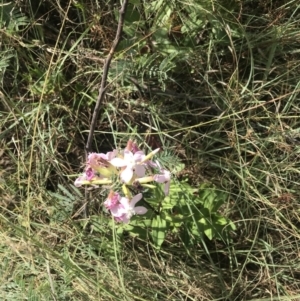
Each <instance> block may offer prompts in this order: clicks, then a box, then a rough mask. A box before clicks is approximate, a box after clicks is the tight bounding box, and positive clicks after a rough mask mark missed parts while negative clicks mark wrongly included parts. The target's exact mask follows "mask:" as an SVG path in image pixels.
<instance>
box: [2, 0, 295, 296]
mask: <svg viewBox="0 0 300 301" xmlns="http://www.w3.org/2000/svg"><path fill="white" fill-rule="evenodd" d="M37 2H38V3H40V2H39V1H37ZM134 3H136V4H137V3H140V2H138V1H135V2H134ZM141 3H142V2H141ZM143 3H144V4H143V5H142V4H139V5H138V6H137V7H135V8H134V6H133V5H131V6H129V7H128V12H127V17H126V23H125V28H124V30H125V35H124V38H123V41H122V43H121V45H120V46H119V49H118V51H117V53H116V54H115V57H114V60H113V62H112V65H111V69H110V73H109V78H108V81H109V86H108V89H107V95H106V99H105V102H104V104H103V106H102V111H101V117H100V119H99V122H98V125H97V128H96V132H95V137H94V142H93V149H94V151H107V150H110V149H111V148H113V147H115V146H124V145H125V144H126V141H127V139H128V138H129V137H134V138H136V139H138V140H139V141H140V142H143V141H144V140H145V139H146V137H149V135H150V136H151V135H153V137H155V139H156V140H157V141H160V143H161V144H162V146H163V148H164V150H165V154H171V155H172V156H174V157H176V158H179V159H180V160H181V161H183V162H184V163H185V169H184V170H183V171H181V172H180V174H179V173H178V174H174V177H176V178H177V179H178V180H179V181H181V180H184V179H188V181H189V183H191V184H192V185H193V186H195V187H197V186H199V185H200V184H201V183H203V182H211V183H214V184H215V185H216V186H217V187H218V188H219V189H221V190H224V191H225V192H227V193H228V194H229V199H228V203H227V204H226V206H223V207H222V214H224V215H225V216H226V217H228V218H230V219H231V220H232V221H233V222H234V223H235V225H236V227H237V230H236V231H235V232H233V233H232V234H231V240H230V241H222V240H218V239H215V240H212V241H208V240H205V239H203V240H201V241H199V242H198V243H196V244H194V245H193V246H192V247H190V248H186V247H185V246H184V244H183V243H182V241H181V240H180V238H179V237H178V235H177V234H176V233H170V234H169V235H168V236H167V239H166V241H165V242H164V244H163V246H162V248H161V251H160V252H157V251H156V250H155V248H154V246H153V245H152V243H151V240H150V239H149V238H148V237H146V238H145V239H140V238H133V237H131V236H130V235H126V234H124V235H119V233H118V227H117V226H116V225H115V224H114V223H113V222H112V221H110V219H109V218H108V216H107V215H106V214H105V213H104V212H103V210H102V202H103V201H104V199H105V193H104V192H103V190H102V189H101V188H99V189H94V190H91V191H88V192H87V193H86V192H85V191H84V190H83V189H82V190H78V189H76V188H75V187H74V186H73V181H74V180H75V178H76V175H77V174H78V173H80V172H81V170H82V166H83V164H84V162H85V154H84V146H85V143H86V139H87V136H88V130H89V127H90V120H91V116H92V113H93V109H94V105H95V99H96V98H97V93H98V87H99V84H100V80H101V75H102V68H103V62H104V59H105V58H106V55H107V53H108V50H109V48H110V45H111V43H112V41H113V39H114V35H115V31H116V28H117V20H116V18H115V13H116V11H114V10H113V9H114V5H113V4H112V3H110V1H107V2H106V3H104V2H101V3H100V2H99V1H90V2H88V1H87V2H76V5H75V2H67V1H60V4H58V2H43V3H41V4H38V5H37V3H36V1H33V0H31V2H30V1H27V2H26V4H25V3H23V2H20V1H17V2H16V3H15V4H8V5H6V2H4V1H3V2H1V3H0V36H1V37H0V50H1V51H0V85H1V88H0V138H1V139H0V299H1V300H5V301H6V300H7V301H10V300H14V301H15V300H31V301H32V300H57V301H63V300H66V301H67V300H84V301H86V300H176V301H177V300H216V301H217V300H224V301H225V300H226V301H227V300H228V301H229V300H230V301H233V300H236V301H240V300H249V301H250V300H251V301H254V300H257V301H258V300H264V301H267V300H289V301H291V300H293V301H294V300H300V272H299V271H300V244H299V241H300V239H299V238H300V231H299V220H300V203H299V199H300V193H299V191H300V190H299V188H298V186H299V173H300V172H299V170H300V169H299V167H300V163H299V162H300V161H299V158H300V157H299V153H300V140H299V139H300V122H299V113H300V112H299V101H298V94H299V90H300V85H299V73H300V54H299V46H300V44H299V20H298V19H299V5H298V4H297V1H289V2H287V1H230V2H226V1H195V3H194V4H193V5H187V3H186V2H184V1H175V0H172V1H151V2H150V1H144V2H143ZM154 12H155V13H154ZM132 78H133V79H134V80H135V81H137V82H138V83H139V87H137V86H136V85H135V84H134V81H133V80H132ZM143 86H146V87H143ZM147 141H148V142H149V141H150V139H149V138H147ZM145 147H146V148H147V145H145ZM176 158H174V159H169V161H168V163H167V164H169V166H170V168H171V167H173V166H174V165H175V166H176V164H177V163H176V162H177V161H176V160H178V159H176ZM87 199H89V206H88V207H89V216H84V211H83V210H82V208H83V205H84V203H85V202H86V200H87Z"/></svg>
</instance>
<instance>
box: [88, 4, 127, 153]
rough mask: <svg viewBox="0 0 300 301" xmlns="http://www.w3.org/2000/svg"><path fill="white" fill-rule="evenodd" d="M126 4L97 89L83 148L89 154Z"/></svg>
mask: <svg viewBox="0 0 300 301" xmlns="http://www.w3.org/2000/svg"><path fill="white" fill-rule="evenodd" d="M127 3H128V0H124V1H123V4H122V7H121V9H120V11H119V23H118V29H117V33H116V37H115V39H114V41H113V44H112V46H111V49H110V51H109V54H108V56H107V58H106V60H105V63H104V68H103V75H102V80H101V86H100V89H99V95H98V98H97V101H96V106H95V109H94V112H93V118H92V122H91V127H90V132H89V136H88V139H87V143H86V146H85V148H86V152H87V153H89V152H91V146H92V140H93V135H94V131H95V127H96V124H97V120H98V117H99V113H100V109H101V104H102V102H103V99H104V96H105V92H106V84H107V75H108V70H109V66H110V63H111V60H112V57H113V55H114V52H115V50H116V48H117V46H118V44H119V42H120V40H121V36H122V30H123V25H124V17H125V11H126V6H127Z"/></svg>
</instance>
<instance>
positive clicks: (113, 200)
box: [104, 191, 121, 210]
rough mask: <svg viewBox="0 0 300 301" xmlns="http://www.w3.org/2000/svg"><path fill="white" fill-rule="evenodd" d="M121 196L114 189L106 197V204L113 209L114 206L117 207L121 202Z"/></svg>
mask: <svg viewBox="0 0 300 301" xmlns="http://www.w3.org/2000/svg"><path fill="white" fill-rule="evenodd" d="M120 199H121V196H120V195H119V194H118V193H117V192H114V191H111V192H110V193H109V195H108V197H107V199H106V201H105V202H104V206H105V207H106V208H107V209H109V210H112V209H113V208H115V207H117V206H118V205H119V204H120V203H119V201H120Z"/></svg>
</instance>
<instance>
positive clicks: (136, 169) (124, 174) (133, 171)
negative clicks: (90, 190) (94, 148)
mask: <svg viewBox="0 0 300 301" xmlns="http://www.w3.org/2000/svg"><path fill="white" fill-rule="evenodd" d="M158 151H159V149H156V150H154V151H152V152H151V153H150V154H148V155H146V154H145V153H144V152H143V151H141V150H140V149H139V148H138V146H137V144H136V143H135V142H132V141H131V140H129V141H128V143H127V146H126V148H125V149H124V150H121V151H117V150H113V151H112V152H108V153H106V154H102V153H90V154H89V156H88V159H87V163H86V168H85V171H84V173H83V174H82V175H81V176H79V177H78V178H77V179H76V180H75V183H74V185H75V186H77V187H80V186H82V185H94V186H95V185H99V184H110V185H111V186H112V187H115V188H116V189H119V188H120V187H121V186H122V191H123V194H124V196H121V195H120V193H119V192H116V191H114V190H110V193H109V194H108V197H107V199H106V200H105V202H104V206H105V207H106V209H108V210H109V211H110V213H111V214H112V216H113V217H114V219H115V220H116V221H119V222H123V223H126V224H127V223H129V221H130V219H131V217H132V216H133V215H136V214H139V215H142V214H145V213H146V212H147V208H146V207H143V206H135V205H136V203H137V202H139V201H140V200H141V199H142V197H143V196H142V193H138V194H136V195H135V196H132V194H131V190H135V189H129V187H139V186H142V185H143V184H146V183H149V182H156V183H162V184H164V193H165V195H168V194H169V187H170V180H171V173H170V172H169V171H168V170H166V169H164V168H162V166H161V165H160V163H159V162H158V161H157V160H156V161H152V160H151V159H152V158H153V156H154V155H155V154H157V153H158Z"/></svg>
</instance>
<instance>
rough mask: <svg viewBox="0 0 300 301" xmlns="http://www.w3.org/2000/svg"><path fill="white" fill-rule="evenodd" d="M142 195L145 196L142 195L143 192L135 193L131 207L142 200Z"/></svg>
mask: <svg viewBox="0 0 300 301" xmlns="http://www.w3.org/2000/svg"><path fill="white" fill-rule="evenodd" d="M142 197H143V195H142V194H141V193H139V194H137V195H135V196H134V197H133V198H132V199H131V201H130V207H131V208H134V206H135V204H136V203H137V202H138V201H139V200H141V198H142Z"/></svg>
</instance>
